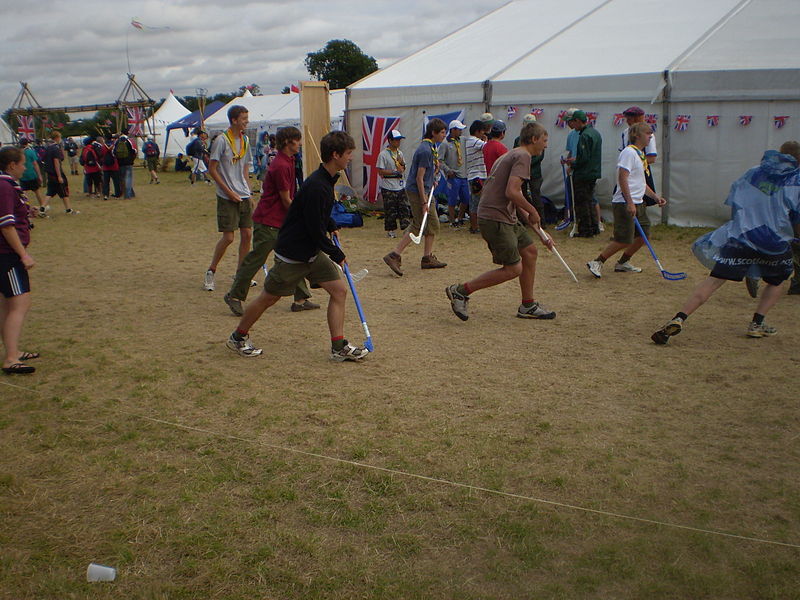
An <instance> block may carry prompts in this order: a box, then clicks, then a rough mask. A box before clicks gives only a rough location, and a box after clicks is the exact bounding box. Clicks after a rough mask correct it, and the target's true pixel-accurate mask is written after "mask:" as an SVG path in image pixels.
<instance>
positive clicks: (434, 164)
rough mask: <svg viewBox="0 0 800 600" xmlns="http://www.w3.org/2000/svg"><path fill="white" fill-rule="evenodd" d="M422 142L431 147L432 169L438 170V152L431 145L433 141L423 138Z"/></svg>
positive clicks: (434, 145) (434, 146) (433, 145)
mask: <svg viewBox="0 0 800 600" xmlns="http://www.w3.org/2000/svg"><path fill="white" fill-rule="evenodd" d="M422 141H423V142H428V143H429V144H430V145H431V152H432V153H433V167H434V168H435V169H438V168H439V151H438V150H437V149H436V144H434V143H433V140H431V139H428V138H424V139H423V140H422Z"/></svg>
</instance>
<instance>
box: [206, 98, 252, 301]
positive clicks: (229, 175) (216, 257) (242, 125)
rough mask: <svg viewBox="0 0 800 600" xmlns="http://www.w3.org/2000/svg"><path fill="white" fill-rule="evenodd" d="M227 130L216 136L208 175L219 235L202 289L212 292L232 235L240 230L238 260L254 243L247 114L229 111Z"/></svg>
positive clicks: (234, 109)
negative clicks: (214, 188)
mask: <svg viewBox="0 0 800 600" xmlns="http://www.w3.org/2000/svg"><path fill="white" fill-rule="evenodd" d="M228 122H229V123H230V127H229V128H228V129H227V130H226V131H225V132H224V133H223V134H222V135H219V136H217V139H215V140H214V143H213V144H212V145H211V160H210V162H209V165H208V172H209V174H210V175H211V178H212V179H213V180H214V181H215V182H216V184H217V228H218V230H219V231H220V232H221V233H222V236H221V237H220V239H219V241H218V242H217V245H216V246H215V247H214V254H213V256H212V257H211V264H210V265H209V266H208V270H207V271H206V275H205V278H204V281H203V289H205V290H208V291H213V290H214V287H215V281H214V275H215V273H216V272H217V265H219V261H220V260H222V257H223V256H224V255H225V250H227V248H228V246H230V245H231V244H232V243H233V238H234V232H235V231H236V229H237V228H238V229H239V260H238V262H237V267H238V265H241V264H242V261H243V260H244V257H245V256H246V255H247V253H248V252H249V251H250V243H251V241H252V239H253V208H252V205H251V204H250V193H251V192H250V182H249V181H248V175H249V172H250V161H251V160H252V159H251V158H250V143H249V141H248V139H247V136H246V135H245V133H244V132H245V129H247V123H248V122H249V113H248V112H247V109H246V108H245V107H244V106H241V105H238V104H237V105H234V106H231V107H230V108H229V109H228Z"/></svg>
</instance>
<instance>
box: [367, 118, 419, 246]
mask: <svg viewBox="0 0 800 600" xmlns="http://www.w3.org/2000/svg"><path fill="white" fill-rule="evenodd" d="M404 139H406V137H405V136H404V135H403V134H402V133H400V132H399V131H397V129H392V130H391V131H390V132H389V136H388V140H387V145H386V148H384V149H383V151H382V152H381V153H380V154H379V155H378V163H377V165H376V166H377V168H378V174H379V175H380V176H381V179H380V182H379V184H378V185H379V187H380V188H381V198H383V211H384V217H383V228H384V230H385V231H386V235H387V236H388V237H390V238H394V237H397V234H396V233H395V231H396V230H397V222H398V221H399V222H400V229H402V230H405V228H406V227H408V225H409V224H410V223H411V205H410V204H409V203H408V198H407V197H406V190H405V182H404V181H403V179H404V177H405V172H406V160H405V158H404V157H403V152H402V151H401V150H400V141H401V140H404Z"/></svg>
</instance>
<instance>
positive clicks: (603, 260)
mask: <svg viewBox="0 0 800 600" xmlns="http://www.w3.org/2000/svg"><path fill="white" fill-rule="evenodd" d="M595 260H596V261H597V262H599V263H604V262H606V259H605V258H604V257H603V255H602V254H598V255H597V258H595Z"/></svg>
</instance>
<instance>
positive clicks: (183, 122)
mask: <svg viewBox="0 0 800 600" xmlns="http://www.w3.org/2000/svg"><path fill="white" fill-rule="evenodd" d="M222 104H223V103H222V102H220V101H219V100H214V102H212V103H211V104H209V105H208V106H206V109H205V110H204V111H203V119H202V120H203V121H207V120H208V117H210V116H211V115H213V114H214V113H215V112H217V111H218V110H219V109H220V107H222ZM198 125H200V110H199V109H198V110H196V111H194V112H193V113H191V114H188V115H186V116H185V117H183V118H181V119H178V120H177V121H175V122H173V123H170V124H169V125H167V130H168V131H169V130H171V129H190V128H192V127H197V126H198Z"/></svg>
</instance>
